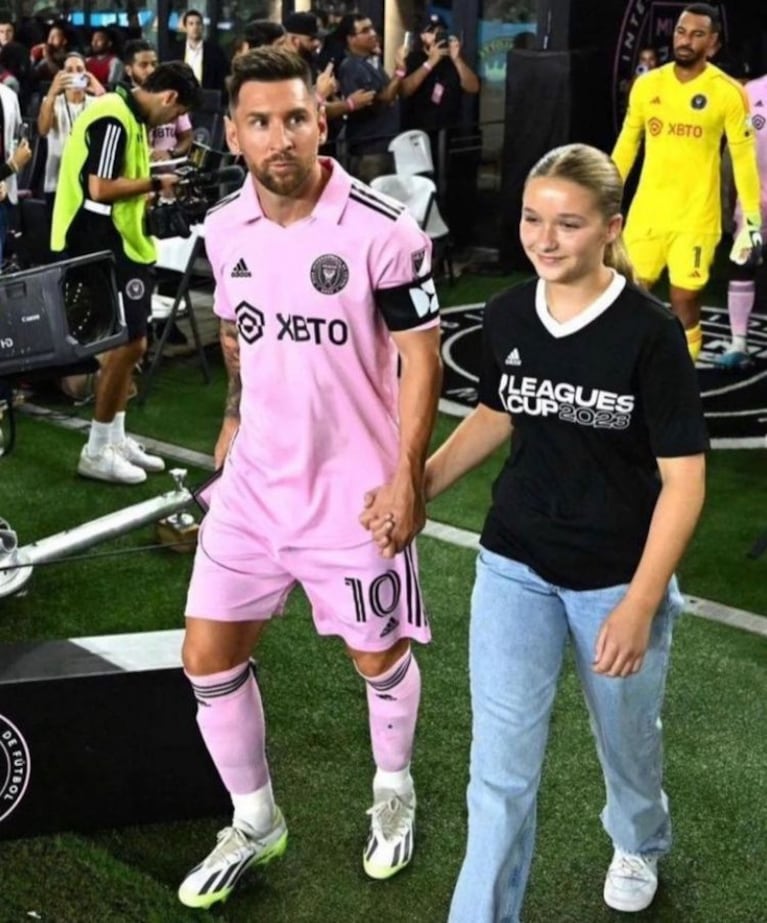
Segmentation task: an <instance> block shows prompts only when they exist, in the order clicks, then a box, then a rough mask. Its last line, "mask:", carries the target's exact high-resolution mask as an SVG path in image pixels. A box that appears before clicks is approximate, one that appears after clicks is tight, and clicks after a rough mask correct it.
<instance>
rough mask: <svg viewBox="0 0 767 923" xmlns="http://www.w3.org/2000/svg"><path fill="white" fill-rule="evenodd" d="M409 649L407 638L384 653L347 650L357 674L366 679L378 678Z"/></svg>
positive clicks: (401, 639)
mask: <svg viewBox="0 0 767 923" xmlns="http://www.w3.org/2000/svg"><path fill="white" fill-rule="evenodd" d="M409 647H410V639H409V638H400V640H399V641H397V642H396V643H395V644H394V645H393V646H392V647H390V648H389V649H388V650H386V651H376V652H375V653H372V652H370V651H355V650H352V649H351V648H350V649H349V650H348V653H349V656H350V657H351V658H352V660H353V661H354V665H355V666H356V668H357V670H358V672H359V673H361V674H362V676H364V677H366V678H368V677H369V678H371V679H372V678H373V677H376V676H380V675H381V674H382V673H386V671H387V670H390V669H391V668H392V667H393V666H394V664H395V663H396V662H397V661H398V660H400V659H401V658H402V657H404V655H405V654H406V653H407V651H408V648H409Z"/></svg>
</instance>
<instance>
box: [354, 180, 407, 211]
mask: <svg viewBox="0 0 767 923" xmlns="http://www.w3.org/2000/svg"><path fill="white" fill-rule="evenodd" d="M351 192H352V193H356V195H358V196H360V197H362V198H364V199H366V200H367V201H369V202H375V204H376V205H381V206H382V207H383V208H388V209H389V210H390V211H393V212H397V213H399V214H401V213H402V212H403V211H404V210H405V206H404V205H403V204H402V203H401V202H398V201H397V200H396V199H393V198H392V197H391V196H388V195H384V194H383V193H380V192H378V191H377V190H375V189H373V188H371V187H370V186H365V185H363V184H362V183H352V186H351Z"/></svg>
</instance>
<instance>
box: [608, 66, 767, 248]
mask: <svg viewBox="0 0 767 923" xmlns="http://www.w3.org/2000/svg"><path fill="white" fill-rule="evenodd" d="M723 136H725V137H726V138H727V143H728V145H729V148H730V151H731V153H732V163H733V171H734V174H735V186H736V189H737V192H738V197H739V199H740V201H741V202H742V204H743V210H744V212H745V214H747V215H748V214H754V215H758V214H759V204H760V195H759V173H758V170H757V163H756V142H755V138H754V131H753V128H752V127H751V120H750V117H749V111H748V97H747V96H746V93H745V91H744V90H743V87H741V85H740V84H739V83H737V82H736V81H734V80H732V79H731V78H730V77H728V76H727V75H726V74H725V73H724V72H723V71H721V70H719V68H718V67H715V66H714V65H713V64H707V65H706V68H705V70H704V71H703V72H702V73H701V74H699V75H698V76H697V77H696V78H695V79H694V80H690V81H688V82H687V83H682V82H681V81H680V80H678V79H677V77H676V75H675V73H674V64H673V63H671V64H665V65H664V66H663V67H658V68H656V69H655V70H651V71H649V72H648V73H647V74H644V75H643V76H642V77H640V78H639V79H638V80H637V81H636V83H635V84H634V86H633V87H632V89H631V95H630V97H629V107H628V112H627V113H626V119H625V121H624V123H623V128H622V129H621V133H620V135H619V137H618V140H617V142H616V144H615V149H614V150H613V154H612V157H613V160H614V161H615V163H616V165H617V167H618V169H619V170H620V173H621V176H623V178H624V179H625V178H626V177H627V176H628V174H629V172H630V171H631V167H632V165H633V163H634V160H635V158H636V155H637V151H638V149H639V144H640V141H642V139H644V147H645V151H644V166H643V167H642V175H641V177H640V180H639V188H638V189H637V193H636V195H635V196H634V201H633V202H632V204H631V208H630V210H629V216H628V221H629V223H630V224H631V227H632V229H633V231H634V232H636V231H638V230H639V231H646V232H647V233H648V234H652V233H654V232H656V231H657V232H660V233H665V232H669V231H675V232H678V231H702V232H708V233H711V234H719V233H720V232H721V201H720V161H721V145H722V138H723Z"/></svg>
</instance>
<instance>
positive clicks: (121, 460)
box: [77, 445, 146, 484]
mask: <svg viewBox="0 0 767 923" xmlns="http://www.w3.org/2000/svg"><path fill="white" fill-rule="evenodd" d="M77 473H78V474H79V475H81V476H82V477H84V478H93V479H94V480H96V481H109V482H110V483H112V484H141V483H142V482H143V481H145V480H146V471H144V470H143V468H139V467H138V466H137V465H133V464H131V462H130V461H128V459H127V458H126V457H125V456H124V455H123V454H122V452H119V451H118V450H117V448H116V447H115V446H113V445H105V446H104V448H103V449H101V451H99V452H97V453H96V454H95V455H91V453H90V452H89V451H88V446H87V445H84V446H83V450H82V452H81V453H80V461H79V462H78V463H77Z"/></svg>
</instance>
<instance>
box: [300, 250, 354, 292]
mask: <svg viewBox="0 0 767 923" xmlns="http://www.w3.org/2000/svg"><path fill="white" fill-rule="evenodd" d="M309 275H310V278H311V280H312V285H313V286H314V287H315V288H316V289H317V291H318V292H319V293H320V294H322V295H335V294H336V293H337V292H340V291H341V289H343V288H345V287H346V283H347V282H348V281H349V267H348V266H347V265H346V263H345V262H344V261H343V260H342V259H341V257H340V256H336V255H335V254H333V253H326V254H324V255H323V256H320V257H317V259H316V260H315V261H314V262H313V263H312V268H311V270H310V273H309Z"/></svg>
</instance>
